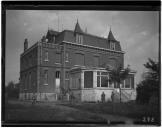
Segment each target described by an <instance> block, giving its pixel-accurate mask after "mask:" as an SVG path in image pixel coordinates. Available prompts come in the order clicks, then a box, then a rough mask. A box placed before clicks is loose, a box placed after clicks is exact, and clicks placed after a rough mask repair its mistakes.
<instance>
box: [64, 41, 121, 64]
mask: <svg viewBox="0 0 162 128" xmlns="http://www.w3.org/2000/svg"><path fill="white" fill-rule="evenodd" d="M66 52H68V53H69V62H68V63H66V66H67V67H72V66H74V65H75V59H74V58H75V54H76V53H81V54H84V56H85V64H84V65H85V66H89V67H92V66H94V56H96V55H97V56H98V57H99V67H101V66H102V65H104V64H105V63H110V60H111V59H115V60H116V62H117V65H121V66H122V67H123V66H124V55H123V54H122V53H115V52H111V51H102V50H96V49H92V48H87V47H82V46H74V45H70V44H66Z"/></svg>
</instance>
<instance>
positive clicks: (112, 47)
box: [110, 42, 115, 50]
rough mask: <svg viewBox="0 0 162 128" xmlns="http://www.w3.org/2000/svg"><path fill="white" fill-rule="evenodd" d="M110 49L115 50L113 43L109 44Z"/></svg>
mask: <svg viewBox="0 0 162 128" xmlns="http://www.w3.org/2000/svg"><path fill="white" fill-rule="evenodd" d="M110 49H112V50H115V43H114V42H110Z"/></svg>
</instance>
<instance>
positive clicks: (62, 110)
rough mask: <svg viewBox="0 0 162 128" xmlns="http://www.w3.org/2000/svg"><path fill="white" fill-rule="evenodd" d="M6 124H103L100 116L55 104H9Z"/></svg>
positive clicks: (6, 112) (6, 108) (6, 111)
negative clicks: (70, 122)
mask: <svg viewBox="0 0 162 128" xmlns="http://www.w3.org/2000/svg"><path fill="white" fill-rule="evenodd" d="M5 121H7V122H12V121H13V122H18V123H19V122H46V121H47V122H60V121H61V122H66V121H72V122H103V121H106V120H105V119H104V118H102V117H101V116H98V115H97V114H93V113H87V112H84V111H80V110H77V109H75V108H70V107H67V106H62V105H56V104H55V103H37V104H36V105H32V104H31V102H24V103H23V102H16V103H14V101H13V102H9V103H8V104H7V105H6V107H5Z"/></svg>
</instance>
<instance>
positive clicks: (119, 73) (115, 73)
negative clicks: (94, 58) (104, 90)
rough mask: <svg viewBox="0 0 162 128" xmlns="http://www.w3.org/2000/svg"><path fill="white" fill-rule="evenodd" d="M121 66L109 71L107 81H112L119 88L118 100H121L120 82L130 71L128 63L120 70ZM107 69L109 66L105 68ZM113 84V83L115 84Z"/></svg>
mask: <svg viewBox="0 0 162 128" xmlns="http://www.w3.org/2000/svg"><path fill="white" fill-rule="evenodd" d="M121 69H122V68H121V67H120V66H119V67H117V68H116V69H112V70H111V71H110V73H109V81H110V83H112V82H114V83H115V84H116V83H117V87H118V88H119V89H120V102H121V88H120V84H121V82H122V81H123V80H125V79H126V78H127V77H128V75H129V72H130V68H129V65H128V67H127V68H126V69H124V70H121ZM106 70H107V71H109V67H107V68H106ZM115 84H114V85H115Z"/></svg>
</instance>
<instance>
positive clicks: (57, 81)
mask: <svg viewBox="0 0 162 128" xmlns="http://www.w3.org/2000/svg"><path fill="white" fill-rule="evenodd" d="M55 78H56V79H55V85H56V90H57V91H59V88H60V71H56V75H55Z"/></svg>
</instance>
